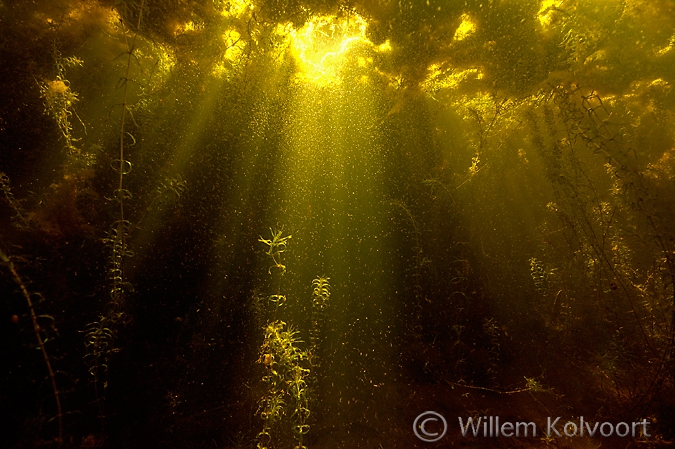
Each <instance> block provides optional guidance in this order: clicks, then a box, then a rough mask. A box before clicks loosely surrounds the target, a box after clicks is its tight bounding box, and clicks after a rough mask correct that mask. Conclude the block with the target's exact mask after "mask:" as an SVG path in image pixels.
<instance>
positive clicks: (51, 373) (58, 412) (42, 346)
mask: <svg viewBox="0 0 675 449" xmlns="http://www.w3.org/2000/svg"><path fill="white" fill-rule="evenodd" d="M0 261H2V262H3V263H4V264H5V266H7V269H8V270H9V272H10V273H11V274H12V278H13V279H14V282H15V283H16V284H17V285H18V286H19V290H21V295H23V297H24V298H25V299H26V303H27V304H28V310H29V311H30V318H31V321H32V323H33V332H35V338H36V339H37V342H38V346H39V347H40V351H41V352H42V358H43V359H44V361H45V365H47V372H48V373H49V380H50V381H51V383H52V391H53V392H54V401H55V402H56V422H57V425H58V437H57V438H56V443H57V444H58V445H59V447H61V444H62V443H63V412H62V411H61V398H60V396H59V389H58V387H57V386H56V377H55V376H54V369H52V364H51V362H50V361H49V355H48V354H47V349H46V348H45V343H44V341H43V340H42V335H40V325H39V324H38V322H37V315H36V314H35V307H33V301H32V300H31V299H30V293H28V289H27V288H26V284H25V283H24V282H23V279H21V276H20V275H19V273H18V272H17V271H16V267H15V266H14V262H12V259H11V258H10V257H9V256H8V255H7V254H5V253H4V252H3V251H2V250H0Z"/></svg>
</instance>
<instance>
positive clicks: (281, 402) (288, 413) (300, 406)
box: [257, 320, 310, 449]
mask: <svg viewBox="0 0 675 449" xmlns="http://www.w3.org/2000/svg"><path fill="white" fill-rule="evenodd" d="M264 333H265V338H264V341H263V344H262V346H261V348H260V358H259V359H258V363H262V364H263V365H264V366H265V375H264V376H263V382H264V383H265V384H266V387H267V388H266V390H267V391H266V394H265V396H264V397H263V398H262V399H261V400H260V401H259V408H258V413H259V415H260V417H261V418H262V419H263V429H262V431H261V432H260V433H259V434H258V445H257V447H258V449H267V448H268V447H269V445H270V444H272V443H271V442H272V438H273V433H274V429H275V427H279V426H280V424H281V423H282V422H283V421H284V417H287V418H288V422H289V424H290V426H291V431H292V434H293V438H294V439H295V440H296V442H297V445H296V446H295V447H296V449H303V448H305V446H304V444H303V439H304V435H305V434H307V432H309V425H308V424H307V418H308V417H309V414H310V411H309V407H308V399H307V382H306V378H307V376H308V375H309V373H310V369H309V368H307V367H306V366H307V363H308V362H307V360H308V353H307V351H304V350H302V349H300V348H299V346H298V345H299V344H300V343H302V340H300V339H299V338H298V331H297V330H295V329H293V327H292V326H286V323H285V322H283V321H279V320H277V321H273V322H271V323H268V324H267V325H266V326H265V329H264Z"/></svg>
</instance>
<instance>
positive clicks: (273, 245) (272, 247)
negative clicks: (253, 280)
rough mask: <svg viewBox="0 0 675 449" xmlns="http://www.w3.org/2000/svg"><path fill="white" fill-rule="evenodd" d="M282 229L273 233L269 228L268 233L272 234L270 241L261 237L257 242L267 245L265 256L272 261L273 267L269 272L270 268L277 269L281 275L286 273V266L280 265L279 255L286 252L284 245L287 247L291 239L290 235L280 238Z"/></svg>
mask: <svg viewBox="0 0 675 449" xmlns="http://www.w3.org/2000/svg"><path fill="white" fill-rule="evenodd" d="M283 232H284V231H283V229H280V230H278V231H276V232H275V231H273V230H272V228H270V233H271V234H272V238H271V239H264V238H262V236H260V238H259V239H258V241H259V242H261V243H264V244H265V245H267V252H265V254H267V255H268V256H270V257H271V258H272V260H273V261H274V265H272V266H271V267H270V268H269V270H268V271H269V272H270V273H271V270H272V268H278V269H279V270H281V274H284V273H286V266H285V265H283V264H282V263H281V253H283V252H284V251H286V245H288V240H289V239H290V238H291V237H293V236H292V235H287V236H286V237H282V235H283Z"/></svg>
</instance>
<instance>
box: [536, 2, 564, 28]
mask: <svg viewBox="0 0 675 449" xmlns="http://www.w3.org/2000/svg"><path fill="white" fill-rule="evenodd" d="M562 2H563V0H543V1H542V2H541V6H540V7H539V12H538V13H537V17H538V18H539V23H541V26H543V27H547V26H549V25H550V24H551V22H552V20H553V17H552V14H553V12H554V11H555V10H556V9H557V8H560V5H561V4H562Z"/></svg>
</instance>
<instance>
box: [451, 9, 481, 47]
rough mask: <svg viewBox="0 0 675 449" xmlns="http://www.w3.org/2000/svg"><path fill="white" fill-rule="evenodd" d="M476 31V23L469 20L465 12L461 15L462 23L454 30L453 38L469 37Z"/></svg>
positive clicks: (457, 39) (459, 39) (458, 39)
mask: <svg viewBox="0 0 675 449" xmlns="http://www.w3.org/2000/svg"><path fill="white" fill-rule="evenodd" d="M475 31H476V25H475V24H474V23H473V22H472V21H471V17H469V16H468V15H466V14H463V15H462V23H460V24H459V26H458V27H457V30H456V31H455V37H454V39H455V40H456V41H461V40H464V39H466V38H467V37H469V36H470V35H471V34H473V33H474V32H475Z"/></svg>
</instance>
